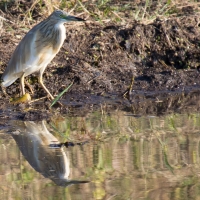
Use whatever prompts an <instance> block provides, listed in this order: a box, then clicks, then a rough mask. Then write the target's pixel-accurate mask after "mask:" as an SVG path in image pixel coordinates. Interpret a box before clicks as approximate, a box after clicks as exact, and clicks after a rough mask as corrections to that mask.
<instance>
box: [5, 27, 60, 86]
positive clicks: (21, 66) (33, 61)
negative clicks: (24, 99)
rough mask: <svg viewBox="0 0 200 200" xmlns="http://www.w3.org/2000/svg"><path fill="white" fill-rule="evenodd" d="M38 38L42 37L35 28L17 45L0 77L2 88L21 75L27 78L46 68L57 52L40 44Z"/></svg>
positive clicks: (49, 46)
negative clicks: (0, 77) (0, 78)
mask: <svg viewBox="0 0 200 200" xmlns="http://www.w3.org/2000/svg"><path fill="white" fill-rule="evenodd" d="M39 37H40V38H41V37H42V35H41V33H40V32H39V31H38V30H37V26H35V27H34V28H33V29H32V30H30V31H29V32H28V33H27V34H26V35H25V37H24V38H23V39H22V41H21V42H20V43H19V45H18V46H17V48H16V49H15V51H14V53H13V55H12V57H11V59H10V61H9V63H8V66H7V68H6V70H5V72H4V74H3V76H2V79H3V83H2V84H3V86H5V87H7V86H9V85H11V84H12V83H13V82H14V81H15V80H16V79H17V78H20V77H21V76H22V74H23V73H25V76H27V75H29V74H31V73H33V72H36V71H38V70H39V69H40V68H42V67H46V65H47V64H48V63H49V62H50V61H51V60H52V59H53V58H54V56H55V55H56V53H57V52H54V51H53V48H52V46H51V45H48V46H45V44H42V43H41V42H40V38H39Z"/></svg>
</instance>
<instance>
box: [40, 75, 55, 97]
mask: <svg viewBox="0 0 200 200" xmlns="http://www.w3.org/2000/svg"><path fill="white" fill-rule="evenodd" d="M38 81H39V83H40V85H41V86H42V87H43V88H44V90H45V91H46V92H47V93H48V95H49V96H50V97H51V99H52V100H53V99H54V97H53V95H52V94H51V93H50V92H49V90H48V89H47V88H46V87H45V85H44V83H43V80H42V73H40V75H39V80H38Z"/></svg>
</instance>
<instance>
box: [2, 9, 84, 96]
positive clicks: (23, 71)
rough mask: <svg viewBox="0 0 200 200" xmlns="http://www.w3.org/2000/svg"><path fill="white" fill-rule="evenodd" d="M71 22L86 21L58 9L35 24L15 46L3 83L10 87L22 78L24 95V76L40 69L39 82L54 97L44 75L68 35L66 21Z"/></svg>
mask: <svg viewBox="0 0 200 200" xmlns="http://www.w3.org/2000/svg"><path fill="white" fill-rule="evenodd" d="M69 21H85V20H83V19H81V18H78V17H74V16H70V15H68V14H67V13H66V12H64V11H61V10H56V11H54V12H53V13H52V14H51V15H50V16H49V17H48V18H47V19H45V20H44V21H42V22H40V23H39V24H37V25H36V26H34V27H33V28H32V29H31V30H30V31H29V32H28V33H27V34H26V35H25V37H24V38H23V39H22V40H21V42H20V43H19V45H18V46H17V48H16V49H15V51H14V53H13V55H12V57H11V59H10V61H9V63H8V66H7V68H6V70H5V72H4V74H3V76H2V86H4V87H8V86H9V85H11V84H12V83H13V82H15V81H16V80H17V79H18V78H19V79H20V86H21V90H22V95H25V88H24V77H26V76H28V75H30V74H32V73H34V72H36V71H39V79H38V82H39V83H40V84H41V86H42V87H43V88H44V90H45V91H46V92H47V93H48V94H49V96H50V98H51V99H54V97H53V95H52V94H51V93H50V92H49V90H48V89H47V88H46V87H45V85H44V83H43V80H42V75H43V72H44V70H45V68H46V67H47V65H48V64H49V63H50V62H51V60H52V59H53V58H54V57H55V55H56V54H57V53H58V52H59V50H60V48H61V46H62V45H63V42H64V40H65V38H66V29H65V26H64V23H65V22H69Z"/></svg>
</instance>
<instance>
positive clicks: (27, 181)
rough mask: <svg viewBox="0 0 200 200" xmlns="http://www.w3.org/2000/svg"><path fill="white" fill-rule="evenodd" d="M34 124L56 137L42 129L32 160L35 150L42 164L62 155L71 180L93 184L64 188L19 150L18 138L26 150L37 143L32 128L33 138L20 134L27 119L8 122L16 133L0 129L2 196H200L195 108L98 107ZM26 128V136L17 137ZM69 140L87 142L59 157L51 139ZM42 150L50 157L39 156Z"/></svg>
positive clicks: (198, 127)
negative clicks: (137, 113) (142, 110)
mask: <svg viewBox="0 0 200 200" xmlns="http://www.w3.org/2000/svg"><path fill="white" fill-rule="evenodd" d="M31 123H33V125H34V127H35V128H36V129H37V130H38V128H39V127H42V125H45V127H46V129H47V130H48V134H50V135H52V136H50V135H48V134H47V135H48V136H46V135H45V133H43V135H42V137H39V139H38V140H37V141H39V142H40V143H42V146H41V147H39V148H36V149H39V150H40V151H39V153H36V150H35V151H33V152H35V153H34V155H33V156H32V157H34V156H36V154H37V156H39V157H37V160H38V161H37V162H38V163H39V162H41V163H42V162H47V161H51V163H56V162H61V161H62V159H61V157H62V156H64V157H66V158H65V159H68V161H69V169H67V170H69V177H67V180H89V181H90V182H89V183H86V184H74V185H71V186H70V187H66V186H67V185H66V186H65V187H63V186H62V187H61V186H59V184H61V182H60V181H59V180H57V179H56V180H55V177H51V176H48V174H47V172H48V171H49V170H51V169H48V168H45V169H46V171H47V172H42V170H41V169H40V168H38V167H35V165H34V164H33V161H32V160H31V159H30V157H31V156H30V155H28V154H27V155H28V157H26V156H27V155H26V156H25V157H26V159H25V158H24V156H23V155H25V153H24V152H23V150H22V148H20V151H21V153H20V151H19V148H18V147H19V146H20V145H22V143H20V141H23V142H24V143H26V144H29V145H28V147H29V148H27V150H26V151H30V152H31V148H34V145H33V142H34V137H33V136H34V134H33V133H29V134H32V136H31V139H30V138H29V136H28V135H27V130H28V127H26V128H25V130H24V132H23V131H19V129H20V128H19V125H20V124H23V122H14V123H13V122H11V124H13V126H12V132H11V134H5V133H3V131H1V134H0V144H1V145H0V161H1V162H0V163H1V164H0V175H1V176H0V179H1V183H2V185H1V186H0V195H1V196H2V197H3V199H10V198H14V199H23V198H29V199H109V198H110V199H152V200H153V199H170V200H171V199H172V200H173V199H198V198H200V181H199V174H200V169H199V167H200V166H199V165H200V145H199V141H200V134H199V133H200V115H199V114H198V113H197V114H195V113H192V114H182V115H179V114H171V115H166V116H160V117H154V116H149V117H148V116H147V117H139V118H138V117H134V116H133V115H131V114H130V115H129V113H125V112H122V111H115V112H111V113H107V112H106V111H101V112H97V111H96V112H93V113H89V114H87V115H86V116H84V117H54V118H52V120H51V121H50V122H49V123H46V122H31ZM27 124H28V122H26V125H27ZM43 129H44V127H43ZM41 130H42V129H40V131H41ZM17 131H19V132H17ZM22 132H23V134H22V135H21V136H20V137H21V139H20V140H19V138H18V139H16V137H19V134H21V133H22ZM29 132H30V131H29ZM41 132H42V131H41ZM50 132H51V133H52V134H51V133H50ZM25 136H26V140H24V137H25ZM49 138H51V140H49ZM67 139H70V140H71V141H75V142H78V141H89V143H87V144H85V145H78V146H74V147H69V148H66V147H62V149H63V150H62V151H60V153H59V156H61V157H59V158H60V159H57V157H56V155H57V156H58V151H55V152H54V153H52V152H51V151H50V150H49V148H48V142H49V141H50V143H51V142H52V141H54V142H55V141H56V142H57V143H60V142H65V141H66V140H67ZM15 141H16V142H15ZM42 153H43V154H44V155H45V156H41V155H42ZM45 153H47V154H45ZM22 154H23V155H22ZM46 155H48V156H46ZM44 157H45V159H44ZM62 162H63V161H62ZM38 163H37V164H38ZM41 163H40V165H43V166H44V164H41ZM61 165H62V166H64V165H65V162H63V163H62V164H61ZM49 166H50V165H49ZM65 169H66V168H65ZM55 170H56V169H55ZM172 172H173V173H172ZM54 176H55V174H54ZM45 177H46V178H45Z"/></svg>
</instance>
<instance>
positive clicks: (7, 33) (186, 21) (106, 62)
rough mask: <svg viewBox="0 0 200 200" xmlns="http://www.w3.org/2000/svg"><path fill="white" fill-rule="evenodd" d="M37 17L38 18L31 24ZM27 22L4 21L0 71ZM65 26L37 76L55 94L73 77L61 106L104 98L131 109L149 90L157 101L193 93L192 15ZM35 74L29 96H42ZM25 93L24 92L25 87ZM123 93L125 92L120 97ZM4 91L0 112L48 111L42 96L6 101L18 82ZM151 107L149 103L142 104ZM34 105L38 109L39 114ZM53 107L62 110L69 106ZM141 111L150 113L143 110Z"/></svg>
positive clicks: (195, 22)
mask: <svg viewBox="0 0 200 200" xmlns="http://www.w3.org/2000/svg"><path fill="white" fill-rule="evenodd" d="M11 15H12V14H11ZM11 15H10V14H8V13H6V16H5V17H6V18H7V19H10V18H11ZM83 17H84V16H83ZM40 20H42V17H41V16H39V17H38V19H36V20H35V21H34V22H35V23H37V22H38V21H40ZM33 25H34V24H30V25H29V26H26V27H25V26H24V25H23V24H19V23H18V24H12V23H6V24H4V30H3V31H2V32H1V35H0V70H1V72H2V73H3V71H4V69H5V67H6V65H7V63H8V61H9V59H10V56H11V55H12V53H13V51H14V49H15V47H16V45H17V44H18V43H19V42H20V40H21V39H22V37H23V36H24V35H25V33H26V32H27V31H28V29H29V27H32V26H33ZM66 28H67V37H66V40H65V43H64V45H63V47H62V48H61V50H60V52H59V53H58V54H57V56H56V57H55V58H54V60H53V61H52V62H51V63H50V64H49V65H48V67H47V69H46V71H45V73H44V76H43V77H44V83H45V85H46V87H47V88H48V89H49V91H50V92H51V93H52V94H53V95H55V96H56V95H57V94H59V93H60V92H61V91H63V90H64V89H65V88H66V87H67V86H68V85H69V84H70V83H71V82H72V81H74V85H73V86H72V88H71V89H70V91H69V92H68V93H66V94H65V95H64V96H63V97H62V101H63V102H64V104H65V105H67V106H75V107H77V106H80V107H91V105H92V104H96V105H100V104H103V103H105V102H106V104H109V105H112V106H113V107H115V106H119V107H125V108H126V106H129V107H134V103H136V104H137V106H139V103H138V99H148V98H149V94H152V92H153V94H154V95H153V96H154V99H156V98H157V99H159V96H160V95H161V94H162V95H163V93H164V97H166V95H168V96H169V98H171V96H174V98H176V95H175V94H178V95H179V96H182V94H183V93H185V95H188V93H189V92H192V94H193V93H194V92H193V91H195V94H197V93H198V90H199V85H200V74H199V69H200V64H199V56H200V55H199V45H200V35H199V32H200V31H199V17H198V16H195V15H188V16H184V17H174V18H169V19H165V20H163V19H162V20H161V19H156V20H155V21H154V22H152V23H150V24H147V25H144V24H141V23H139V22H137V21H132V22H131V23H128V24H126V25H124V26H122V25H118V24H117V23H113V22H112V23H111V22H109V23H105V24H101V23H99V22H94V21H91V20H90V21H88V22H87V21H86V23H79V24H73V23H71V24H66ZM36 77H37V74H32V75H30V76H28V77H27V78H26V80H27V81H28V82H29V83H30V84H31V85H32V87H33V90H34V95H32V98H33V99H37V98H40V97H43V96H45V95H46V94H45V92H44V91H43V89H42V88H41V87H40V86H39V85H38V82H37V78H36ZM26 91H27V92H30V91H29V89H28V88H26ZM127 91H128V95H125V96H123V95H124V94H125V93H126V92H127ZM6 92H7V94H8V96H6V97H5V96H4V94H3V93H2V92H0V101H1V102H2V103H1V108H0V109H1V113H3V112H6V110H7V107H10V109H11V110H12V111H15V110H16V111H17V112H21V114H17V115H18V116H17V117H21V118H24V119H32V116H31V114H30V116H29V114H27V113H26V114H24V111H22V110H24V109H25V108H28V107H29V108H30V107H31V108H32V109H35V111H33V112H34V113H37V114H38V117H41V118H43V117H49V116H50V113H52V112H51V111H49V110H48V106H49V104H50V103H49V100H48V99H45V100H41V101H38V103H33V104H31V106H30V105H17V106H13V105H11V104H9V103H8V102H9V99H10V97H13V96H18V95H19V81H16V82H15V83H14V84H12V85H11V86H9V87H8V88H6ZM138 93H139V94H140V95H139V97H138ZM168 93H169V94H168ZM191 96H193V95H191ZM197 96H198V95H197ZM162 98H163V97H162ZM166 98H168V97H166ZM195 98H196V97H195ZM105 99H106V100H105ZM108 99H109V100H108ZM107 100H108V102H107ZM155 101H156V100H155ZM155 101H153V102H154V103H155ZM146 102H149V101H146ZM182 103H183V102H182ZM146 104H147V103H146ZM132 105H133V106H132ZM112 106H111V107H112ZM137 106H136V107H137ZM152 106H153V105H152V103H150V102H149V103H148V104H147V105H146V107H152ZM197 106H198V105H197ZM183 107H184V104H183ZM37 109H40V110H43V112H42V114H41V113H39V111H38V110H37ZM58 110H59V112H61V113H62V112H63V113H66V112H68V110H69V108H67V107H64V108H62V109H61V110H60V108H58ZM31 112H32V111H31ZM164 112H165V111H164ZM44 113H46V114H44ZM141 113H146V114H151V112H150V113H148V112H147V111H144V112H141ZM36 116H37V115H36Z"/></svg>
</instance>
